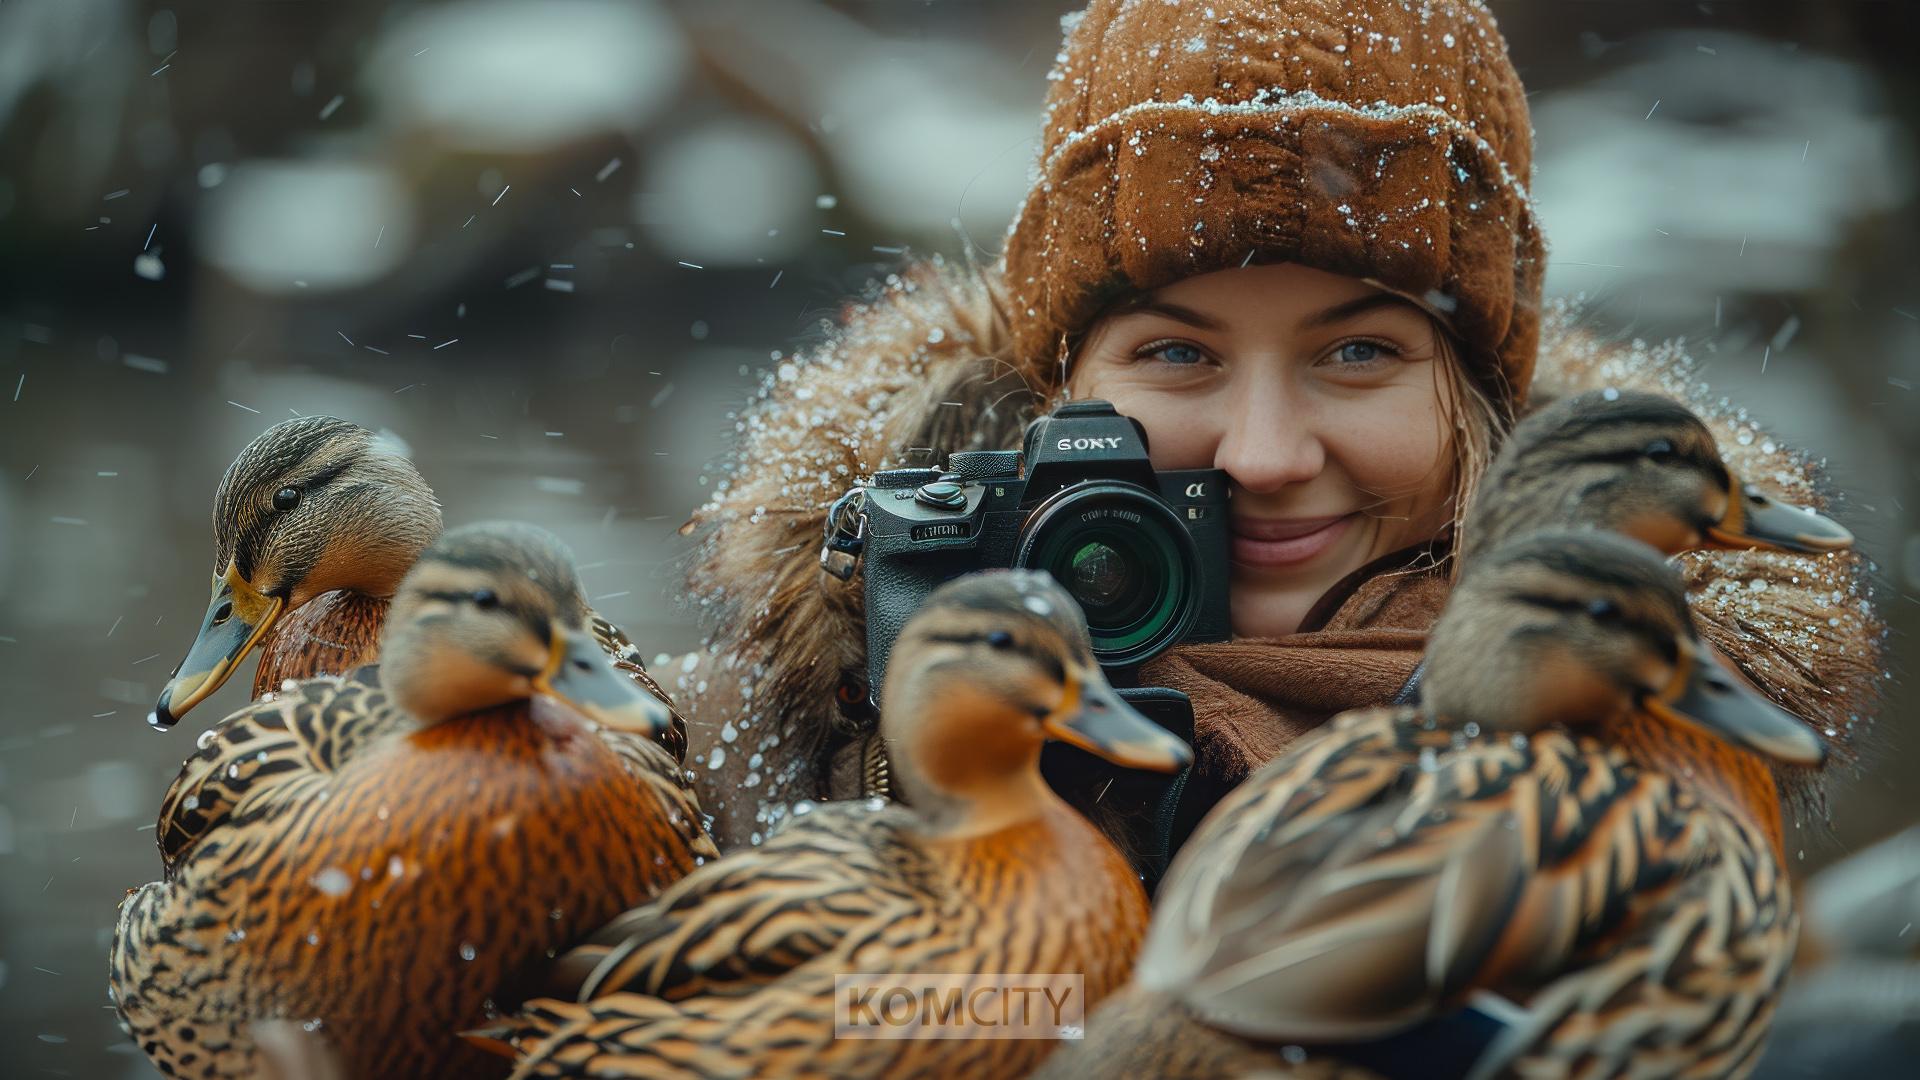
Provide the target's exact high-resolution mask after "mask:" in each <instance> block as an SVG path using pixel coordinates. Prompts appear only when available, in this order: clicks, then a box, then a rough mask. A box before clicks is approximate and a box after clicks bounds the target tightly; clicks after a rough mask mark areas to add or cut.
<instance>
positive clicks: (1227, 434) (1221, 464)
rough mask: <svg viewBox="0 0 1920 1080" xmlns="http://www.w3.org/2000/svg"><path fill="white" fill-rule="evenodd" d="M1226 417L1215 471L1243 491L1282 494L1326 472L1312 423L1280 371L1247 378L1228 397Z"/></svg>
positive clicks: (1263, 372) (1322, 447)
mask: <svg viewBox="0 0 1920 1080" xmlns="http://www.w3.org/2000/svg"><path fill="white" fill-rule="evenodd" d="M1281 366H1282V365H1277V364H1276V365H1259V366H1258V367H1259V368H1265V369H1273V368H1279V367H1281ZM1225 413H1226V415H1225V417H1224V425H1225V426H1224V427H1223V429H1222V431H1221V435H1220V443H1219V445H1218V446H1217V447H1216V448H1215V450H1214V459H1213V467H1214V468H1216V469H1223V470H1225V471H1226V473H1227V475H1228V476H1230V477H1232V478H1233V482H1234V485H1235V486H1237V487H1239V488H1240V489H1241V490H1243V491H1248V492H1255V493H1269V492H1274V491H1279V490H1280V489H1282V488H1284V487H1286V486H1288V485H1289V484H1300V483H1305V482H1306V481H1308V480H1311V479H1313V478H1314V477H1316V476H1318V475H1320V471H1321V470H1322V469H1323V468H1325V467H1326V464H1327V452H1326V447H1325V445H1324V444H1323V443H1322V442H1321V440H1320V435H1319V431H1318V427H1317V425H1316V424H1315V423H1314V418H1313V417H1312V416H1311V415H1310V414H1309V410H1307V409H1305V408H1303V407H1302V404H1301V402H1300V401H1299V400H1298V399H1297V397H1296V395H1294V394H1293V393H1291V392H1290V390H1289V388H1288V386H1287V380H1286V379H1285V377H1284V375H1283V373H1282V372H1279V371H1275V370H1258V371H1257V372H1256V373H1254V374H1252V375H1251V376H1250V377H1249V378H1247V379H1245V380H1244V381H1243V382H1242V385H1241V386H1239V387H1236V388H1235V391H1234V392H1233V393H1232V394H1230V395H1229V400H1228V401H1227V403H1226V407H1225Z"/></svg>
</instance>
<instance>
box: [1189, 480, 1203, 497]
mask: <svg viewBox="0 0 1920 1080" xmlns="http://www.w3.org/2000/svg"><path fill="white" fill-rule="evenodd" d="M1206 497H1207V484H1206V481H1204V480H1202V481H1200V482H1199V483H1194V484H1188V485H1187V498H1189V499H1204V498H1206Z"/></svg>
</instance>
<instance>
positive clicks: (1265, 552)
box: [1233, 514, 1358, 568]
mask: <svg viewBox="0 0 1920 1080" xmlns="http://www.w3.org/2000/svg"><path fill="white" fill-rule="evenodd" d="M1357 516H1358V515H1357V514H1342V515H1340V516H1338V517H1324V518H1297V519H1292V520H1284V521H1281V520H1273V521H1260V520H1236V521H1235V522H1234V523H1233V561H1234V562H1235V563H1237V564H1241V565H1244V566H1248V567H1255V568H1269V567H1285V566H1296V565H1299V564H1301V563H1304V562H1307V561H1308V560H1310V559H1313V558H1315V557H1316V556H1318V555H1320V554H1321V553H1322V552H1325V551H1326V550H1327V549H1328V548H1330V547H1332V546H1333V545H1334V542H1335V541H1337V540H1339V539H1340V537H1342V536H1344V535H1345V534H1346V532H1347V530H1348V529H1349V528H1351V527H1352V525H1353V521H1354V518H1355V517H1357Z"/></svg>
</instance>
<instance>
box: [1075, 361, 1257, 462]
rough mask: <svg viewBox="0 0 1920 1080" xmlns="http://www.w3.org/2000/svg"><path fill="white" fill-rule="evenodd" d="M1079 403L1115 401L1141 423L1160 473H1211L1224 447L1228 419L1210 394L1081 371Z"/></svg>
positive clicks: (1077, 378)
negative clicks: (1176, 390) (1223, 423)
mask: <svg viewBox="0 0 1920 1080" xmlns="http://www.w3.org/2000/svg"><path fill="white" fill-rule="evenodd" d="M1067 385H1068V387H1069V388H1070V389H1071V390H1072V392H1073V397H1074V399H1075V400H1080V399H1084V398H1099V399H1101V400H1103V401H1108V402H1112V404H1113V407H1114V408H1115V409H1116V410H1118V411H1119V413H1120V415H1122V416H1130V417H1132V418H1133V419H1135V420H1138V421H1140V426H1141V427H1142V428H1145V429H1146V432H1147V450H1148V457H1150V458H1151V459H1152V461H1153V467H1154V468H1155V469H1162V470H1164V469H1206V468H1211V467H1212V466H1213V458H1214V451H1215V449H1216V448H1217V447H1218V446H1219V445H1220V423H1219V418H1220V416H1221V415H1222V414H1221V412H1220V410H1219V409H1218V408H1216V407H1214V405H1213V399H1212V396H1211V395H1208V394H1197V393H1169V392H1167V391H1166V390H1164V389H1161V388H1159V387H1155V386H1148V385H1143V384H1141V383H1139V382H1136V381H1133V380H1131V379H1128V378H1126V377H1125V376H1123V375H1118V374H1104V375H1103V374H1087V375H1084V376H1083V374H1082V373H1076V374H1075V375H1074V377H1073V378H1071V379H1069V380H1068V383H1067Z"/></svg>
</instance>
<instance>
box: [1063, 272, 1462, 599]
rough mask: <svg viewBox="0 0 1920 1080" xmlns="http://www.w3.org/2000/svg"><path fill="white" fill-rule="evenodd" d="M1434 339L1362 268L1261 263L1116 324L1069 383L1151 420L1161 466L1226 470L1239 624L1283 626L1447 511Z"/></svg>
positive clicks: (1412, 309) (1154, 302)
mask: <svg viewBox="0 0 1920 1080" xmlns="http://www.w3.org/2000/svg"><path fill="white" fill-rule="evenodd" d="M1436 334H1437V331H1436V329H1435V327H1434V323H1433V321H1432V320H1431V319H1430V318H1429V317H1428V316H1427V314H1426V313H1425V312H1423V311H1421V310H1420V308H1418V307H1416V306H1415V305H1414V304H1412V303H1411V302H1409V301H1407V300H1404V299H1401V298H1400V297H1397V296H1394V295H1392V294H1391V293H1386V292H1382V291H1380V290H1378V289H1376V288H1374V287H1373V286H1370V285H1367V284H1365V283H1364V282H1362V281H1360V280H1358V279H1357V278H1348V277H1341V276H1339V275H1337V274H1329V273H1325V272H1323V271H1319V270H1313V269H1309V268H1307V267H1304V266H1299V265H1294V264H1274V265H1264V266H1247V267H1242V268H1239V269H1234V270H1221V271H1217V272H1214V273H1210V274H1201V275H1198V276H1196V277H1190V278H1186V279H1184V280H1181V281H1177V282H1174V283H1173V284H1171V285H1167V286H1164V287H1162V288H1159V289H1156V290H1154V291H1153V292H1152V293H1149V294H1147V296H1145V297H1144V298H1142V301H1141V302H1139V303H1135V304H1129V305H1126V306H1125V307H1124V308H1123V309H1122V310H1120V311H1116V312H1114V313H1112V314H1109V315H1107V316H1105V317H1104V318H1102V319H1101V320H1100V322H1098V323H1096V324H1095V325H1094V327H1093V328H1092V329H1091V331H1090V332H1089V333H1088V335H1087V337H1086V340H1085V341H1084V343H1083V344H1082V347H1081V350H1080V353H1079V355H1078V357H1077V358H1076V359H1075V360H1074V362H1073V369H1072V374H1071V376H1070V377H1069V379H1068V387H1069V389H1070V390H1071V392H1072V395H1073V396H1074V397H1075V398H1105V399H1106V400H1108V401H1111V402H1112V403H1113V405H1114V407H1115V408H1117V409H1118V410H1119V411H1120V412H1121V413H1123V414H1125V415H1127V416H1131V417H1133V418H1134V419H1136V420H1138V421H1139V422H1140V423H1141V425H1142V426H1144V427H1145V428H1146V430H1147V438H1148V442H1149V447H1150V451H1151V454H1152V458H1153V466H1154V468H1155V469H1202V468H1216V469H1223V470H1225V471H1226V473H1227V475H1228V477H1229V479H1230V481H1231V491H1232V500H1231V503H1230V505H1231V509H1232V526H1233V538H1232V543H1233V586H1232V616H1233V630H1234V633H1235V634H1236V635H1239V636H1241V637H1278V636H1281V635H1284V634H1290V633H1293V632H1294V631H1295V630H1297V629H1299V627H1300V623H1301V620H1302V619H1303V618H1305V616H1306V614H1307V612H1308V610H1309V609H1310V608H1311V607H1312V606H1313V604H1314V601H1316V600H1318V599H1319V598H1320V596H1321V595H1322V594H1323V593H1325V592H1326V591H1327V589H1328V588H1330V587H1331V586H1332V585H1334V584H1335V583H1336V582H1338V581H1339V580H1340V579H1341V578H1342V577H1345V576H1346V575H1347V574H1349V573H1351V572H1353V571H1354V570H1357V569H1359V568H1360V567H1361V566H1364V565H1365V564H1366V563H1368V562H1370V561H1372V560H1373V559H1376V558H1378V557H1380V556H1382V555H1385V554H1387V553H1389V552H1392V551H1396V550H1398V549H1400V548H1404V547H1407V546H1410V545H1413V544H1417V543H1421V542H1424V541H1426V540H1428V539H1431V538H1432V537H1434V536H1435V535H1437V534H1438V533H1439V531H1440V530H1441V528H1442V527H1443V526H1444V525H1445V523H1446V522H1447V520H1448V519H1449V516H1450V510H1451V508H1450V507H1449V506H1448V505H1447V499H1448V496H1449V495H1450V493H1451V491H1452V485H1453V465H1452V460H1453V459H1452V449H1451V437H1452V436H1451V426H1450V424H1449V422H1448V417H1449V416H1450V415H1451V414H1450V408H1451V402H1450V401H1449V400H1447V399H1446V391H1445V390H1444V389H1443V387H1444V386H1446V385H1448V383H1447V381H1446V380H1445V379H1444V378H1442V373H1441V372H1440V371H1439V370H1438V366H1437V365H1438V364H1440V363H1443V362H1445V361H1443V360H1442V359H1441V349H1440V343H1439V341H1438V340H1437V338H1436Z"/></svg>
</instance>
